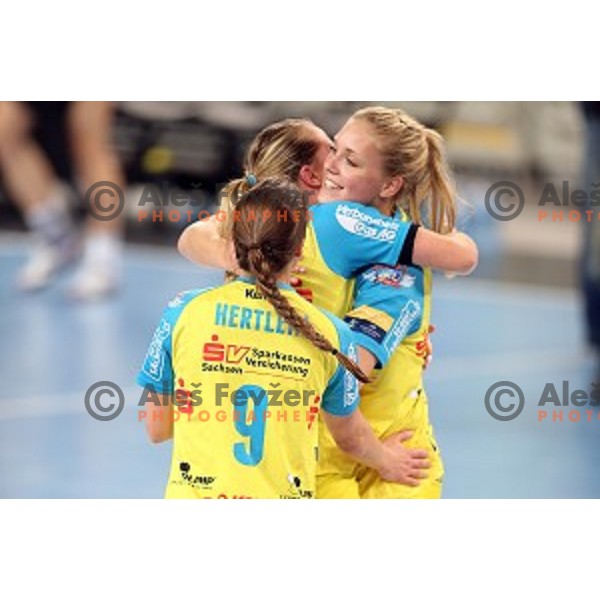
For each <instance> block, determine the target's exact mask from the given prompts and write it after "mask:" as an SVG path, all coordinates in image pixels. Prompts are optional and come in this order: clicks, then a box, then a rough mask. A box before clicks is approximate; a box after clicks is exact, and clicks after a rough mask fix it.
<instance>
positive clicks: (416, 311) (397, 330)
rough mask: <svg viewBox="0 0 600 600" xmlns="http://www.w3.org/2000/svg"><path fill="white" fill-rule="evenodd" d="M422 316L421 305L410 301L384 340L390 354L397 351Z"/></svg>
mask: <svg viewBox="0 0 600 600" xmlns="http://www.w3.org/2000/svg"><path fill="white" fill-rule="evenodd" d="M420 316H421V306H420V305H419V303H418V302H415V301H414V300H409V301H408V302H407V303H406V306H405V307H404V308H403V309H402V312H401V313H400V316H399V317H398V319H397V320H396V322H395V323H394V326H393V327H392V329H391V330H390V332H389V333H388V334H387V336H386V338H385V340H383V345H384V347H385V349H386V351H387V352H388V353H389V354H392V353H393V352H394V351H395V350H396V348H397V347H398V344H400V342H401V341H402V340H403V339H404V338H405V337H406V334H407V333H408V332H409V331H410V328H411V327H412V325H413V324H414V323H415V321H416V320H417V319H418V318H419V317H420Z"/></svg>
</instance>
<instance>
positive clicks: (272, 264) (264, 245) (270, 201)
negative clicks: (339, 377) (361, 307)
mask: <svg viewBox="0 0 600 600" xmlns="http://www.w3.org/2000/svg"><path fill="white" fill-rule="evenodd" d="M236 209H237V211H238V215H239V217H238V218H237V219H235V220H234V223H233V242H234V245H235V252H236V256H237V260H238V263H239V265H240V267H241V268H242V269H243V270H244V271H248V272H249V273H251V274H252V275H253V276H254V277H255V278H256V286H257V288H258V290H259V292H260V293H261V294H262V296H263V297H264V298H265V299H266V300H267V301H268V302H269V303H270V304H271V305H272V306H273V308H274V309H275V310H276V311H277V314H278V315H279V316H280V317H281V318H282V319H283V320H284V321H285V322H286V323H288V324H289V325H291V326H292V327H293V328H294V329H295V330H296V331H298V332H299V333H300V334H302V335H303V336H304V337H305V338H307V339H308V340H309V341H310V342H311V343H312V344H314V345H315V346H316V347H317V348H319V349H320V350H322V351H323V352H327V353H330V354H333V356H335V357H336V359H337V360H338V361H339V362H340V364H341V365H343V366H344V367H345V368H346V369H348V371H350V372H351V373H352V374H353V375H354V376H355V377H356V378H357V379H358V380H359V381H361V382H363V383H367V382H368V381H369V378H368V377H367V376H366V375H365V374H364V373H363V371H362V370H361V368H360V367H359V366H358V365H357V364H356V363H355V362H354V361H353V360H352V359H351V358H349V357H348V356H346V355H345V354H343V353H342V352H340V351H339V350H338V349H337V348H336V347H335V346H333V344H331V342H329V340H328V339H327V338H326V337H325V336H324V335H323V334H321V333H320V332H319V331H318V330H317V329H315V327H314V326H313V325H312V323H311V322H310V321H309V320H307V319H305V318H304V316H302V315H301V314H300V313H299V312H297V311H296V309H295V308H294V307H293V306H292V305H291V304H290V303H289V301H288V299H287V298H286V297H285V296H284V295H283V294H282V293H281V290H280V289H279V288H278V287H277V276H278V275H279V274H280V273H281V272H282V271H284V270H285V269H286V267H287V266H288V265H289V264H290V263H291V262H292V260H294V258H295V256H296V253H297V251H298V249H299V248H300V247H301V245H302V242H303V241H304V237H305V235H306V224H307V221H308V214H307V211H308V202H307V199H306V197H305V195H303V194H302V192H301V191H300V190H299V188H297V187H296V186H295V185H293V184H291V183H288V182H286V181H284V180H283V179H280V178H268V179H265V180H263V181H261V182H260V183H258V184H257V185H255V186H254V187H253V188H251V189H250V191H248V192H246V193H245V194H244V195H243V196H242V198H241V199H240V201H239V203H238V204H237V206H236ZM266 214H270V215H271V216H270V218H268V219H267V218H261V215H263V216H264V215H266ZM257 215H258V218H256V217H257ZM275 216H277V218H275Z"/></svg>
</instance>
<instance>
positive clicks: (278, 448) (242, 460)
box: [137, 277, 358, 498]
mask: <svg viewBox="0 0 600 600" xmlns="http://www.w3.org/2000/svg"><path fill="white" fill-rule="evenodd" d="M279 287H280V288H281V292H282V294H283V295H284V296H285V297H286V298H287V299H288V301H289V302H290V304H291V305H292V306H293V307H294V308H295V309H296V310H297V311H298V312H299V313H300V314H301V315H303V317H304V318H306V319H309V320H310V322H311V323H312V324H313V325H314V326H315V327H316V328H317V330H319V331H320V332H321V333H322V334H323V335H324V336H325V337H326V338H327V339H328V340H329V341H330V342H331V343H332V344H333V345H334V346H335V347H337V348H339V349H340V350H341V351H342V352H344V353H346V354H348V356H350V357H352V358H354V359H355V360H356V347H355V345H354V343H353V337H352V334H351V332H350V330H349V327H348V326H347V325H346V324H345V323H343V322H342V321H341V320H339V319H337V318H336V317H334V316H333V315H328V314H326V313H325V312H323V311H321V310H319V309H317V308H316V307H314V306H312V305H311V304H310V303H308V302H306V301H305V300H304V299H303V298H301V297H300V296H299V295H298V294H297V293H296V292H295V291H294V290H293V289H292V288H291V287H290V286H287V285H284V284H279ZM137 381H138V383H139V385H141V386H144V387H145V388H146V390H150V392H151V391H152V390H155V391H156V392H157V393H158V394H165V395H166V396H169V395H170V396H171V401H173V403H174V406H173V419H174V425H173V431H174V433H173V438H174V439H173V458H172V464H171V470H170V474H169V479H168V484H167V490H166V496H167V497H169V498H312V497H313V496H314V495H315V485H316V483H315V480H316V463H317V448H318V425H317V422H318V414H319V411H320V410H325V411H327V412H329V413H331V414H333V415H337V416H344V415H349V414H351V413H352V412H353V411H354V410H356V408H357V405H358V384H357V381H356V379H355V378H354V376H353V375H352V374H351V373H349V372H348V371H346V370H345V369H344V368H343V367H341V366H340V364H339V363H338V361H337V360H336V359H335V357H334V356H333V355H331V354H327V353H324V352H323V351H321V350H319V349H318V348H316V347H315V346H314V345H313V344H312V343H311V342H309V341H308V340H307V339H306V338H304V337H303V336H302V335H300V334H298V333H297V332H296V331H295V330H294V329H293V328H292V327H290V326H289V325H288V324H287V323H285V321H284V320H283V319H282V318H281V317H279V315H278V314H277V312H276V311H275V310H274V308H273V307H272V305H271V304H270V303H269V302H268V301H267V300H266V299H264V298H263V297H262V296H261V295H260V293H259V292H258V291H257V288H256V286H255V285H254V282H253V281H252V280H251V279H248V278H244V277H242V278H238V279H237V280H236V281H234V282H231V283H228V284H226V285H223V286H220V287H217V288H213V289H207V290H195V291H190V292H185V293H182V294H180V295H179V296H177V297H176V298H175V299H174V300H172V301H171V302H170V303H169V305H168V306H167V308H166V310H165V311H164V313H163V316H162V319H161V321H160V323H159V325H158V327H157V329H156V332H155V334H154V337H153V339H152V342H151V344H150V347H149V349H148V353H147V356H146V358H145V360H144V363H143V366H142V369H141V371H140V373H139V375H138V379H137ZM150 392H148V393H147V397H148V398H151V397H152V394H151V393H150ZM153 399H154V400H155V401H156V397H153ZM148 401H152V400H151V399H149V400H148Z"/></svg>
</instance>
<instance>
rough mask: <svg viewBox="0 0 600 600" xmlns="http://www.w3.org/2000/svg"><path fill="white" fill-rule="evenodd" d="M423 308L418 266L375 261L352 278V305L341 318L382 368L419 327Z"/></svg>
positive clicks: (422, 285) (420, 274)
mask: <svg viewBox="0 0 600 600" xmlns="http://www.w3.org/2000/svg"><path fill="white" fill-rule="evenodd" d="M423 309H424V277H423V271H422V269H420V268H419V267H396V268H394V267H387V266H383V265H375V266H373V267H371V268H369V269H367V270H366V271H364V272H362V273H361V274H360V275H359V276H358V277H357V278H356V287H355V294H354V304H353V308H352V311H351V312H350V313H348V315H346V317H345V319H344V320H345V321H346V322H347V323H348V325H349V326H350V329H351V330H352V332H353V333H354V335H355V339H356V343H357V344H358V345H359V346H362V347H363V348H365V349H367V350H368V351H369V352H371V354H373V356H375V358H376V359H377V363H378V364H377V367H378V368H383V367H384V366H385V365H386V364H387V363H388V361H389V359H390V358H391V356H392V354H393V353H394V351H395V350H396V348H397V347H398V345H399V344H400V343H401V342H402V340H403V339H404V338H405V337H407V336H409V335H412V334H413V333H416V332H417V331H418V330H419V328H420V327H421V322H422V319H423Z"/></svg>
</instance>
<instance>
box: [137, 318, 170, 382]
mask: <svg viewBox="0 0 600 600" xmlns="http://www.w3.org/2000/svg"><path fill="white" fill-rule="evenodd" d="M170 335H171V324H170V323H169V322H168V321H167V320H166V319H161V321H160V323H159V324H158V327H157V328H156V330H155V332H154V336H153V337H152V341H151V342H150V346H149V348H148V352H147V354H146V359H145V360H144V366H143V367H142V371H143V372H144V373H145V374H146V375H148V377H150V378H151V379H153V380H154V381H162V378H163V372H164V368H165V355H164V353H163V351H162V346H163V343H164V341H165V340H166V339H167V338H168V337H169V336H170Z"/></svg>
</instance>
